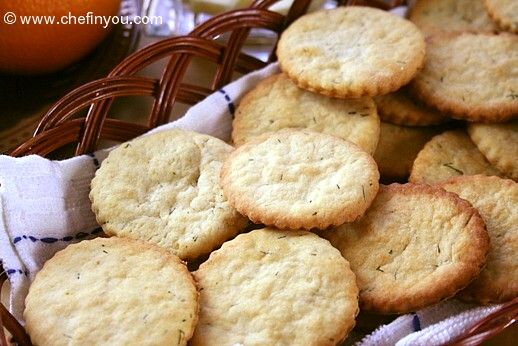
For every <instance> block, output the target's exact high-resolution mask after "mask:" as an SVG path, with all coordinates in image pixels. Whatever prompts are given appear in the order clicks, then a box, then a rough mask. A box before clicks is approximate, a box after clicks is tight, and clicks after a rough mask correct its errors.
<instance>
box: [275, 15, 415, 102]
mask: <svg viewBox="0 0 518 346" xmlns="http://www.w3.org/2000/svg"><path fill="white" fill-rule="evenodd" d="M424 53H425V43H424V37H423V35H422V34H421V32H420V31H419V29H418V28H417V27H416V26H415V25H414V24H413V23H411V22H410V21H408V20H406V19H404V18H400V17H397V16H395V15H393V14H390V13H388V12H386V11H382V10H379V9H374V8H371V7H361V6H347V7H339V8H336V9H332V10H323V11H318V12H313V13H311V14H307V15H305V16H302V17H300V18H299V19H297V20H296V21H295V22H293V23H292V24H291V25H290V26H289V27H288V28H287V29H286V30H285V31H284V32H283V33H282V35H281V37H280V40H279V45H278V48H277V56H278V58H279V64H280V67H281V69H282V71H283V72H285V73H286V74H287V75H288V76H289V77H290V79H291V80H293V81H294V82H295V84H297V85H298V86H299V87H301V88H303V89H307V90H309V91H313V92H317V93H320V94H324V95H328V96H332V97H341V98H355V97H363V96H376V95H383V94H387V93H389V92H391V91H395V90H397V89H399V88H400V87H401V86H403V85H405V84H407V83H408V82H409V81H410V80H411V79H412V78H413V77H414V76H415V74H416V73H417V72H418V70H419V69H420V68H421V67H422V65H423V60H424Z"/></svg>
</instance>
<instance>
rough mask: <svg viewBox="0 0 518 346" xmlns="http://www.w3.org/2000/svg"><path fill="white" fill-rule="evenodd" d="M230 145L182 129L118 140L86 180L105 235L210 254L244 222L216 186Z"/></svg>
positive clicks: (185, 253)
mask: <svg viewBox="0 0 518 346" xmlns="http://www.w3.org/2000/svg"><path fill="white" fill-rule="evenodd" d="M232 151H234V148H233V147H232V146H230V145H228V144H227V143H225V142H223V141H222V140H220V139H218V138H215V137H212V136H209V135H205V134H201V133H197V132H192V131H185V130H181V129H173V130H166V131H161V132H157V133H153V134H150V135H146V136H142V137H138V138H136V139H133V140H131V141H129V142H126V143H123V144H121V145H120V146H118V147H117V148H115V149H114V150H112V151H111V152H110V153H109V155H108V157H107V158H106V159H105V160H104V161H103V162H102V164H101V167H100V168H99V169H98V170H97V171H96V173H95V177H94V179H92V182H91V191H90V195H89V197H90V200H91V201H92V211H93V212H94V214H95V216H96V219H97V222H98V223H99V224H100V225H101V227H102V228H103V230H104V232H105V233H106V234H108V235H115V236H118V237H129V238H133V239H141V240H144V241H147V242H151V243H154V244H157V245H159V246H163V247H165V248H167V249H169V250H170V251H172V252H173V253H174V254H176V255H178V256H179V257H180V258H182V259H184V260H192V259H195V258H197V257H200V256H203V255H205V254H208V253H210V251H211V250H213V249H214V248H217V247H218V246H220V245H221V244H223V242H225V241H226V240H227V239H229V238H231V237H233V236H235V235H236V234H237V233H238V232H239V231H240V230H242V229H243V228H244V227H245V226H246V224H247V222H248V220H247V219H246V218H245V217H243V216H242V215H240V214H239V213H238V212H237V211H236V210H235V209H234V208H232V206H231V205H230V203H229V202H228V201H227V200H226V198H225V197H224V195H223V191H222V190H221V188H220V187H219V185H218V180H219V174H220V170H221V166H222V165H223V161H224V160H225V159H226V158H227V157H228V156H229V155H230V153H231V152H232Z"/></svg>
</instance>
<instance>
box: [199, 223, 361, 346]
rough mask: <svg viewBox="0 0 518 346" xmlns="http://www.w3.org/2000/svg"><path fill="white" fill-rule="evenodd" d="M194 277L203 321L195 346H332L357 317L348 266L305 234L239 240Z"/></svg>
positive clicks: (270, 233) (258, 233)
mask: <svg viewBox="0 0 518 346" xmlns="http://www.w3.org/2000/svg"><path fill="white" fill-rule="evenodd" d="M194 276H195V278H196V280H197V282H198V284H199V286H200V321H199V323H198V326H197V327H196V330H195V332H194V336H193V338H192V341H191V344H192V345H193V346H199V345H250V346H251V345H315V346H316V345H336V344H339V342H340V341H341V340H343V339H344V338H345V336H346V335H347V333H348V332H349V331H350V330H351V329H352V328H353V326H354V323H355V316H356V315H357V313H358V287H357V285H356V280H355V276H354V274H353V272H352V271H351V269H350V268H349V263H347V261H346V260H345V259H344V258H343V257H342V256H341V255H340V252H338V250H336V249H334V248H333V247H332V246H331V244H329V242H328V241H327V240H325V239H322V238H319V237H318V236H317V235H315V234H313V233H309V232H303V231H295V230H292V231H281V230H276V229H272V228H265V229H259V230H255V231H252V232H250V233H246V234H241V235H239V236H237V237H236V238H235V239H233V240H231V241H228V242H226V243H225V244H223V246H222V247H221V249H219V250H216V251H214V252H213V253H212V254H211V255H210V257H209V259H208V260H207V261H206V262H205V263H203V264H201V266H200V268H199V269H198V270H197V271H196V272H194Z"/></svg>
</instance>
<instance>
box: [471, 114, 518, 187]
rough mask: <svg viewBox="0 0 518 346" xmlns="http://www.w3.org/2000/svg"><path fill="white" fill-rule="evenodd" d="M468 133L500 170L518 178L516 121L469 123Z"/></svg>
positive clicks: (517, 128)
mask: <svg viewBox="0 0 518 346" xmlns="http://www.w3.org/2000/svg"><path fill="white" fill-rule="evenodd" d="M468 134H469V136H470V137H471V140H472V141H473V142H474V143H475V145H476V146H477V147H478V149H479V150H480V151H481V152H482V154H484V156H485V157H486V159H487V160H488V161H489V162H491V163H492V164H493V165H494V166H495V167H496V168H497V169H498V170H499V171H500V172H502V173H503V174H504V175H506V176H507V177H509V178H511V179H514V180H518V121H514V122H511V123H505V124H469V125H468Z"/></svg>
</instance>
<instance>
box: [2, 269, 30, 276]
mask: <svg viewBox="0 0 518 346" xmlns="http://www.w3.org/2000/svg"><path fill="white" fill-rule="evenodd" d="M5 273H6V274H7V276H10V275H13V274H23V275H25V276H28V275H29V271H27V270H26V271H23V270H21V269H5Z"/></svg>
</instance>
